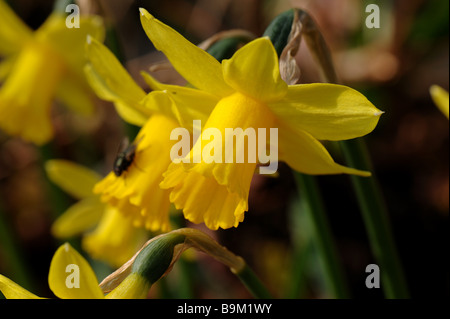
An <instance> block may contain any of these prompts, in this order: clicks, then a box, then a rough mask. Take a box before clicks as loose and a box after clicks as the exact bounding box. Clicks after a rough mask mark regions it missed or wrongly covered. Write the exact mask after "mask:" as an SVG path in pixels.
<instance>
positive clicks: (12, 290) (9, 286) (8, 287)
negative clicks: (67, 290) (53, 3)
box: [0, 8, 42, 299]
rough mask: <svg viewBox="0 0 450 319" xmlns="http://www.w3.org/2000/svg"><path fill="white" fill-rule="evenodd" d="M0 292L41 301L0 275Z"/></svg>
mask: <svg viewBox="0 0 450 319" xmlns="http://www.w3.org/2000/svg"><path fill="white" fill-rule="evenodd" d="M0 9H1V8H0ZM0 291H1V292H2V294H3V295H4V296H5V298H6V299H42V298H41V297H38V296H36V295H35V294H32V293H31V292H29V291H28V290H26V289H25V288H23V287H21V286H19V285H18V284H16V283H15V282H14V281H12V280H11V279H8V278H6V277H5V276H2V275H0Z"/></svg>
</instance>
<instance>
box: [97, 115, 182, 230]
mask: <svg viewBox="0 0 450 319" xmlns="http://www.w3.org/2000/svg"><path fill="white" fill-rule="evenodd" d="M176 127H178V124H177V123H176V122H174V121H173V120H171V119H169V118H168V117H165V116H163V115H159V114H155V115H153V116H152V117H151V118H150V119H149V120H148V121H147V123H146V124H145V125H144V126H143V127H142V129H141V130H140V132H139V133H138V135H137V137H136V140H135V143H136V144H137V147H136V150H135V156H134V159H133V162H132V164H131V165H130V166H129V167H128V168H127V170H126V171H124V172H123V173H122V174H121V175H120V176H116V175H115V174H114V173H113V172H111V173H110V174H108V175H107V176H106V177H105V178H104V179H103V180H102V181H100V182H99V183H98V184H97V185H96V186H95V188H94V192H95V193H97V194H101V198H102V200H103V201H106V202H108V203H110V204H111V205H112V206H114V207H117V208H118V209H119V210H120V211H121V212H123V213H124V214H130V215H131V216H132V218H133V223H134V224H135V225H136V226H140V227H145V228H147V229H149V230H153V231H156V230H162V231H167V230H168V229H169V215H168V213H169V207H170V202H169V192H168V191H167V190H162V189H161V188H160V187H159V183H160V182H161V180H162V174H163V172H164V171H165V170H166V169H167V167H168V166H169V164H170V163H171V159H170V149H171V147H172V145H174V143H175V141H171V140H170V134H171V132H172V130H173V129H174V128H176Z"/></svg>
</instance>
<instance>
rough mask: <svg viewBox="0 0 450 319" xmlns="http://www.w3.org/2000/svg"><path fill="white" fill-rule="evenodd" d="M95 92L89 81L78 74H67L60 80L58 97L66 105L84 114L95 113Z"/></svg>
mask: <svg viewBox="0 0 450 319" xmlns="http://www.w3.org/2000/svg"><path fill="white" fill-rule="evenodd" d="M94 97H95V95H94V92H92V90H91V89H90V87H89V86H88V84H87V82H86V81H84V79H83V81H82V80H81V79H80V78H78V76H77V75H76V74H72V75H71V76H67V77H65V78H64V79H62V80H61V81H60V82H59V86H58V89H57V92H56V98H57V99H58V100H59V101H61V102H62V103H63V105H64V106H66V107H67V108H69V109H70V110H72V111H73V112H76V113H78V114H81V115H84V116H90V115H93V114H94V111H95V108H94Z"/></svg>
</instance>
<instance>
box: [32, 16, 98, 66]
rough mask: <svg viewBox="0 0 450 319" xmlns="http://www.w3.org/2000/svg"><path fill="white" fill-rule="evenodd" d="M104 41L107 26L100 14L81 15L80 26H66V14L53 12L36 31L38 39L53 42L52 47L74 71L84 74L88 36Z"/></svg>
mask: <svg viewBox="0 0 450 319" xmlns="http://www.w3.org/2000/svg"><path fill="white" fill-rule="evenodd" d="M88 35H89V36H90V37H91V38H93V39H97V40H99V41H103V39H104V37H105V28H104V25H103V19H102V18H101V17H99V16H83V15H81V16H80V27H79V28H68V27H67V26H66V15H62V14H55V13H54V14H52V15H50V16H49V17H48V18H47V19H46V20H45V22H44V24H43V25H42V26H41V27H40V28H39V29H38V30H37V31H36V38H37V40H38V41H42V42H45V43H51V45H52V47H53V48H54V49H55V50H56V51H57V52H58V53H59V54H60V55H61V56H63V57H64V60H65V62H66V64H67V65H68V66H69V67H70V69H71V70H72V72H75V73H79V74H82V68H83V66H84V64H85V63H86V55H85V51H84V50H85V43H86V38H87V36H88Z"/></svg>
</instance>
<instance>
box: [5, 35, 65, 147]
mask: <svg viewBox="0 0 450 319" xmlns="http://www.w3.org/2000/svg"><path fill="white" fill-rule="evenodd" d="M63 72H64V61H63V60H61V58H60V57H59V56H58V55H56V54H55V53H54V51H53V50H52V49H51V48H49V47H48V46H46V45H41V44H37V43H31V44H29V45H28V46H27V47H26V48H24V49H23V50H22V52H21V53H20V55H19V57H18V58H17V60H16V63H15V64H14V67H13V69H12V71H11V74H10V75H9V76H8V78H7V79H6V82H5V83H4V85H3V86H2V87H1V88H0V128H1V129H3V130H4V131H6V133H8V134H10V135H18V136H20V137H22V138H23V139H24V140H27V141H30V142H33V143H36V144H44V143H46V142H48V141H49V140H50V139H51V138H52V136H53V127H52V123H51V117H50V107H51V103H52V98H53V96H54V94H55V92H56V88H57V85H58V83H59V81H60V80H61V78H62V76H63Z"/></svg>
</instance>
